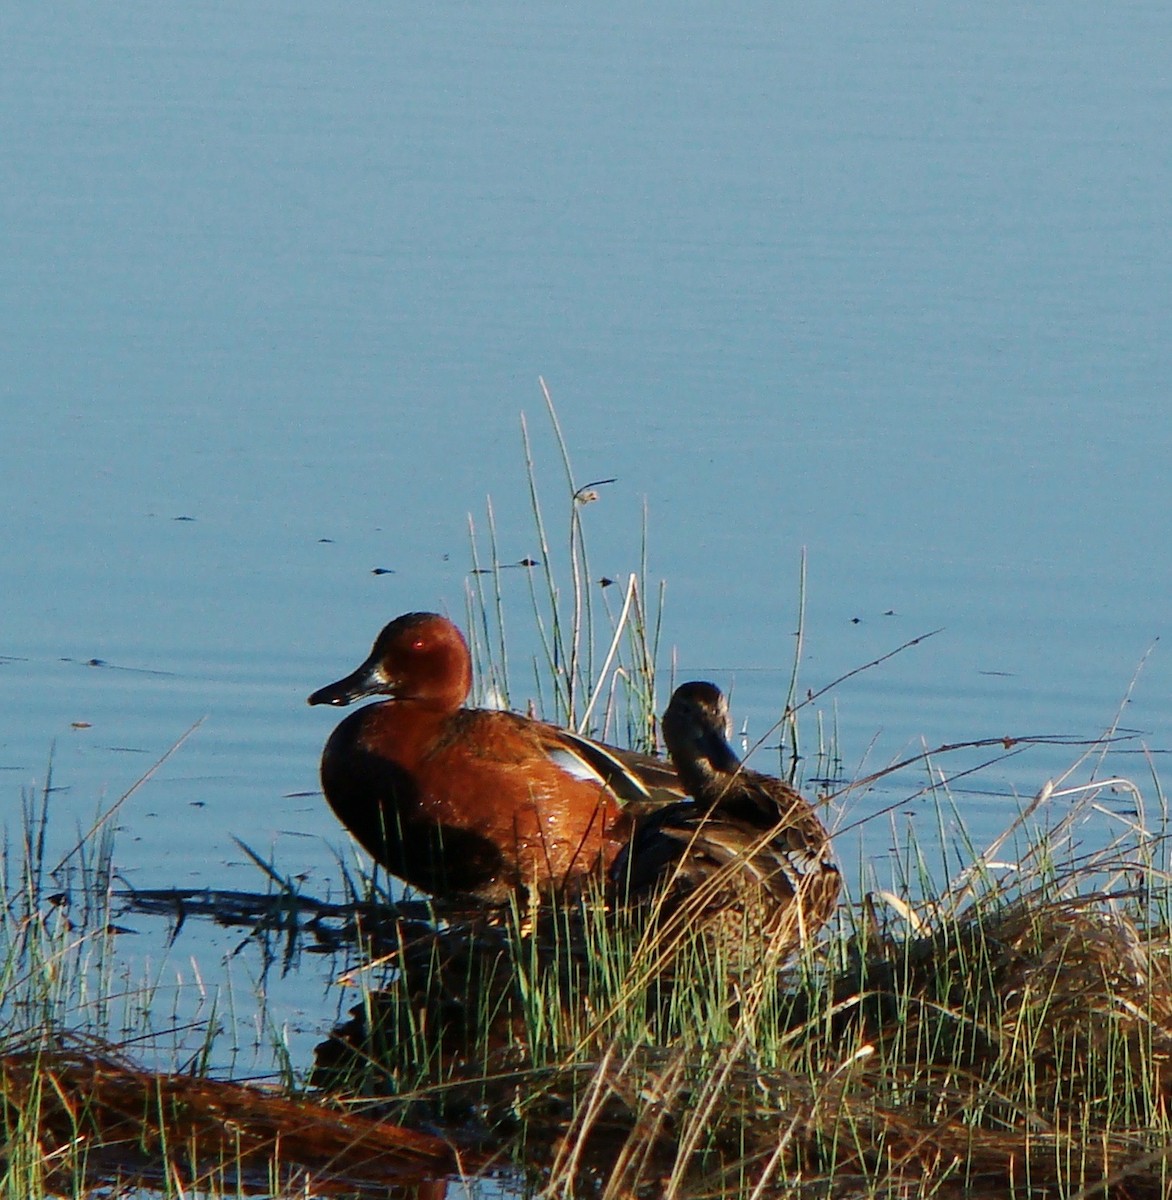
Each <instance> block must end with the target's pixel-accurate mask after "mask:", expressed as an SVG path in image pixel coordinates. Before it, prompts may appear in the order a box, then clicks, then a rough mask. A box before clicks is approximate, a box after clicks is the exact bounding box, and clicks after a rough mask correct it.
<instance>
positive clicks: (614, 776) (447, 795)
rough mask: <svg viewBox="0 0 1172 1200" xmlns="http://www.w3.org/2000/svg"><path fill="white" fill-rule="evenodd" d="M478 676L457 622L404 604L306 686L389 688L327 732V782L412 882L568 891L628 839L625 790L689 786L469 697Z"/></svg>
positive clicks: (636, 758) (371, 692)
mask: <svg viewBox="0 0 1172 1200" xmlns="http://www.w3.org/2000/svg"><path fill="white" fill-rule="evenodd" d="M471 686H472V658H471V655H470V654H469V652H468V644H467V642H466V641H465V640H464V636H463V634H461V632H460V631H459V629H457V628H456V626H455V625H453V624H452V622H451V621H449V620H448V619H447V618H446V617H442V616H439V615H438V614H436V613H407V614H405V615H404V616H401V617H398V618H396V619H395V620H394V621H392V622H391V623H390V624H389V625H388V626H386V628H385V629H383V631H382V632H381V633H380V634H379V636H378V638H377V639H376V641H375V643H374V648H373V650H372V651H371V653H370V655H369V657H368V658H367V659H366V661H365V662H363V663H362V665H361V666H360V667H359V668H358V669H357V670H356V671H354V672H353V673H352V674H350V675H347V676H346V678H345V679H340V680H338V682H337V683H332V684H330V685H329V686H328V687H324V688H322V689H320V690H319V691H316V692H314V693H313V695H312V696H310V697H309V703H310V704H332V705H346V704H350V703H352V702H353V701H355V700H359V699H362V698H363V697H366V696H386V697H388V698H387V699H386V700H383V701H382V702H381V703H378V704H370V705H367V706H365V707H364V708H361V709H359V710H358V711H357V712H354V713H352V714H351V715H350V716H348V717H347V718H346V719H345V720H344V721H342V723H341V724H340V725H339V726H338V727H337V728H336V729H335V730H334V732H333V733H332V734H331V735H330V738H329V740H328V741H327V742H326V746H325V750H324V752H323V754H322V761H321V779H322V789H323V790H324V792H325V795H326V799H327V800H328V801H329V803H330V806H331V807H332V808H333V810H334V812H335V813H336V814H337V816H338V819H339V820H340V821H341V822H342V824H343V825H345V826H346V828H347V829H349V830H350V832H351V833H352V834H353V835H354V837H355V838H356V839H357V840H358V841H359V842H360V843H361V845H362V846H363V847H364V848H365V849H366V850H367V852H368V853H369V854H370V855H371V856H372V857H373V858H374V859H376V860H377V861H378V862H380V863H382V864H383V865H384V866H385V867H386V868H387V870H389V871H390V872H391V873H392V874H394V875H397V876H398V877H399V878H400V879H402V880H404V881H406V882H407V883H409V884H411V885H412V886H413V887H416V888H419V889H420V890H422V891H425V892H429V893H430V894H432V895H433V896H438V897H461V896H463V897H475V898H478V899H480V900H485V901H489V902H492V903H499V902H502V901H504V900H506V899H507V898H508V897H509V896H510V895H511V894H513V893H514V892H515V891H517V890H518V889H523V888H535V889H536V890H537V891H538V892H540V893H542V894H547V895H557V896H561V895H566V894H573V893H574V892H576V891H577V890H579V889H580V887H581V886H582V884H583V883H584V882H585V881H586V880H588V879H589V878H591V877H601V876H602V875H604V874H605V872H606V871H607V870H608V869H609V868H610V867H611V866H612V864H613V863H614V860H615V859H616V857H617V856H618V854H619V853H620V851H621V850H622V848H623V847H624V846H625V845H626V843H627V841H628V840H629V838H630V836H631V832H632V829H633V816H632V811H631V810H628V809H625V808H624V804H625V803H627V802H635V803H636V804H637V805H638V804H643V805H646V804H647V803H648V802H649V801H651V799H652V793H653V792H655V793H656V794H657V795H658V796H659V797H660V798H664V797H666V798H671V797H674V796H679V795H681V794H682V793H681V792H680V789H679V785H678V782H677V780H676V777H675V773H674V772H673V771H672V770H671V769H670V768H669V767H668V766H667V765H666V764H664V763H662V762H660V761H659V760H657V759H653V758H650V757H648V756H644V755H636V754H632V753H630V752H626V751H620V750H616V749H614V748H612V747H608V746H604V745H602V744H600V743H597V742H592V741H590V740H589V739H587V738H584V737H580V736H578V735H577V734H574V733H572V732H570V731H569V730H566V729H560V728H558V727H557V726H554V725H550V724H547V723H545V722H543V721H534V720H529V719H527V718H525V717H522V716H518V715H517V714H516V713H510V712H499V711H493V710H488V709H476V708H465V707H464V702H465V701H466V700H467V698H468V693H469V691H470V690H471ZM652 807H654V805H652Z"/></svg>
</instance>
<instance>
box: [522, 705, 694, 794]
mask: <svg viewBox="0 0 1172 1200" xmlns="http://www.w3.org/2000/svg"><path fill="white" fill-rule="evenodd" d="M541 740H542V746H543V749H544V750H545V753H546V754H547V755H548V756H549V757H550V758H551V759H552V760H553V761H554V762H556V763H557V764H558V766H559V767H561V768H562V770H563V771H567V772H568V773H569V774H571V775H573V776H574V777H575V778H577V779H588V780H591V781H596V782H598V783H600V784H601V785H602V786H603V787H605V788H607V790H608V791H610V792H611V793H612V794H613V795H614V796H615V797H616V798H617V799H618V800H620V801H621V802H622V803H624V804H638V805H640V806H645V805H647V804H649V803H650V804H652V805H654V804H655V803H656V802H658V803H659V804H666V803H670V802H671V801H675V800H679V799H680V798H681V797H682V796H683V794H684V793H683V790H682V789H681V787H680V781H679V778H678V777H677V775H676V773H675V771H674V769H673V768H672V767H671V766H669V765H668V764H667V763H665V762H663V761H662V760H660V759H658V758H652V757H651V756H650V755H648V754H638V753H636V752H635V751H633V750H620V749H619V748H618V747H617V746H607V745H605V744H604V743H602V742H595V741H592V740H591V739H590V738H587V737H583V736H582V735H581V734H577V733H574V732H573V731H572V730H570V729H559V728H558V727H557V726H556V725H546V726H544V727H543V731H542V738H541Z"/></svg>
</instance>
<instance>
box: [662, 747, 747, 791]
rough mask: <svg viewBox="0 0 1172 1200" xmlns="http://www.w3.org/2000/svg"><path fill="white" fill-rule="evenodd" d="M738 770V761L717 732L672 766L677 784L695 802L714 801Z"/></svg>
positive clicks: (731, 749)
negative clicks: (675, 771)
mask: <svg viewBox="0 0 1172 1200" xmlns="http://www.w3.org/2000/svg"><path fill="white" fill-rule="evenodd" d="M740 769H741V760H740V759H739V758H737V756H736V754H735V753H734V752H733V748H732V747H731V746H730V745H729V744H728V742H727V741H725V739H724V738H723V737H722V736H721V735H720V734H718V733H713V734H710V735H709V736H708V737H706V738H705V739H704V740H703V742H702V743H701V745H700V746H699V747H698V748H697V752H696V753H695V754H694V755H689V756H688V757H687V758H685V759H684V760H683V761H682V762H677V763H676V770H677V771H678V773H679V776H680V781H681V782H682V783H683V785H684V787H685V788H687V790H688V792H689V793H690V794H691V796H692V798H693V799H694V800H697V801H706V800H707V801H711V800H715V799H717V798H718V797H719V794H720V793H722V792H723V791H724V789H725V788H726V787H727V785H728V783H729V780H730V779H731V778H732V777H733V776H734V775H735V774H736V773H737V772H738V771H739V770H740Z"/></svg>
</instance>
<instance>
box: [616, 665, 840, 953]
mask: <svg viewBox="0 0 1172 1200" xmlns="http://www.w3.org/2000/svg"><path fill="white" fill-rule="evenodd" d="M729 732H730V723H729V715H728V703H727V701H726V700H725V698H724V695H723V694H722V693H721V691H720V689H719V688H718V687H716V686H715V685H714V684H711V683H703V682H696V683H685V684H683V685H682V686H681V687H679V688H677V689H676V691H675V694H674V695H673V696H672V698H671V702H670V703H669V705H668V707H667V711H666V712H665V713H664V715H663V738H664V741H665V742H666V743H667V748H668V752H669V753H670V755H671V759H672V762H673V763H674V764H675V768H676V771H677V772H678V774H679V777H680V782H681V783H682V784H683V786H684V788H685V790H686V791H687V793H688V794H689V796H691V797H692V799H691V800H690V801H688V802H685V803H678V804H672V805H669V806H666V807H664V808H661V809H659V810H658V811H656V812H654V813H652V814H650V815H649V816H647V817H645V818H644V819H643V820H642V821H641V822H640V824H639V827H638V829H637V830H636V832H635V834H634V836H633V837H632V839H631V842H630V845H629V847H628V849H627V850H626V851H625V852H623V853H622V854H620V855H619V857H618V858H617V859H616V861H615V866H614V868H612V884H613V885H614V886H616V887H617V888H618V889H619V892H620V895H622V896H625V897H626V898H628V899H633V900H638V899H640V898H645V897H650V896H653V895H657V894H659V889H666V896H665V911H666V912H668V913H673V912H681V911H682V912H684V913H686V914H687V918H688V919H689V920H691V921H698V922H700V923H702V924H704V925H705V926H706V927H707V928H711V929H716V930H718V931H719V932H720V934H721V936H724V937H726V938H727V937H730V936H732V937H736V938H738V939H741V940H744V939H747V940H748V941H749V942H750V943H751V945H750V946H749V949H750V950H752V949H754V948H756V949H758V950H761V951H765V950H768V949H772V950H773V952H775V953H784V952H787V951H789V950H791V949H793V948H795V947H796V946H797V945H798V944H799V943H800V942H802V941H804V940H806V939H807V938H808V937H810V936H811V935H812V934H814V933H816V932H817V931H818V930H819V929H820V928H821V927H822V926H823V925H824V924H825V923H826V922H827V921H828V920H829V919H830V917H831V915H832V914H833V912H834V909H835V905H836V903H837V901H838V895H839V890H840V888H841V883H842V880H841V876H840V875H839V871H838V868H837V867H836V866H835V864H834V861H833V859H832V858H831V855H830V835H829V833H828V832H827V830H826V827H825V826H824V825H823V824H822V822H821V821H820V820H819V819H818V815H817V813H816V812H815V811H814V809H813V808H812V807H811V805H810V804H809V803H808V802H807V801H806V800H804V799H803V798H802V797H801V796H800V795H799V794H798V793H797V792H796V791H794V789H793V788H791V787H790V786H789V785H788V784H786V783H783V782H782V781H781V780H780V779H775V778H774V777H773V776H771V775H763V774H761V773H760V772H758V771H751V770H749V769H748V768H747V767H745V766H744V765H743V764H742V763H741V761H740V759H739V758H738V757H737V756H736V754H735V753H734V751H733V749H732V747H731V746H730V745H729V742H728V736H729ZM742 961H743V956H742Z"/></svg>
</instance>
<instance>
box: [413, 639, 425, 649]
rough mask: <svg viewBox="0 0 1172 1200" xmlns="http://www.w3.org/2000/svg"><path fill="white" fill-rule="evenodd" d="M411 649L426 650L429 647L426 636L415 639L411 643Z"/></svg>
mask: <svg viewBox="0 0 1172 1200" xmlns="http://www.w3.org/2000/svg"><path fill="white" fill-rule="evenodd" d="M411 649H412V650H426V649H427V639H426V638H416V639H415V641H413V642H412V643H411Z"/></svg>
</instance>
